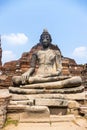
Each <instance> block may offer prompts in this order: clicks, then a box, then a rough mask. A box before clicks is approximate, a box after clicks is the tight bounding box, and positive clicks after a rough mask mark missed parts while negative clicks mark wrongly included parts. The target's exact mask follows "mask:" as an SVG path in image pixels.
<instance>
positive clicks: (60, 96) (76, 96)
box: [26, 92, 85, 100]
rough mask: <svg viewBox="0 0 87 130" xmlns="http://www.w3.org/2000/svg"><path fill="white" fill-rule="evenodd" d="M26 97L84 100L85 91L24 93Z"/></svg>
mask: <svg viewBox="0 0 87 130" xmlns="http://www.w3.org/2000/svg"><path fill="white" fill-rule="evenodd" d="M26 97H27V98H28V99H36V98H37V99H38V98H43V99H68V100H85V92H82V93H76V94H32V95H26Z"/></svg>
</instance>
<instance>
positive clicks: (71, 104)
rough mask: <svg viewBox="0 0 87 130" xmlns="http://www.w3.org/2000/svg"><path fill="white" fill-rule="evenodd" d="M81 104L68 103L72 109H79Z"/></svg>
mask: <svg viewBox="0 0 87 130" xmlns="http://www.w3.org/2000/svg"><path fill="white" fill-rule="evenodd" d="M79 107H80V104H79V103H78V102H76V101H68V108H70V109H72V108H77V109H78V108H79Z"/></svg>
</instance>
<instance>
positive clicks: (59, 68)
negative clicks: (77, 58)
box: [55, 51, 62, 75]
mask: <svg viewBox="0 0 87 130" xmlns="http://www.w3.org/2000/svg"><path fill="white" fill-rule="evenodd" d="M55 64H56V70H57V74H58V75H60V74H61V71H62V59H61V54H60V52H59V51H56V61H55Z"/></svg>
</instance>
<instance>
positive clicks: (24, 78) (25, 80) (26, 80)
mask: <svg viewBox="0 0 87 130" xmlns="http://www.w3.org/2000/svg"><path fill="white" fill-rule="evenodd" d="M29 76H30V73H28V72H25V73H24V74H22V84H26V83H27V82H28V80H29Z"/></svg>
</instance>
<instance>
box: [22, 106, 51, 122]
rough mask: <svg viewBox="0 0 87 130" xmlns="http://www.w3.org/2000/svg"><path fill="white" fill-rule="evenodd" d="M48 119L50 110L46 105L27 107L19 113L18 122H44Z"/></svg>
mask: <svg viewBox="0 0 87 130" xmlns="http://www.w3.org/2000/svg"><path fill="white" fill-rule="evenodd" d="M49 119H50V111H49V109H48V107H46V106H31V107H27V108H26V110H25V112H23V113H20V122H25V121H26V122H46V121H49Z"/></svg>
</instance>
